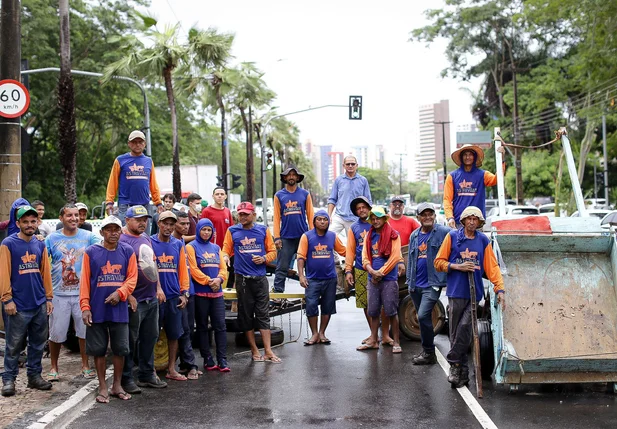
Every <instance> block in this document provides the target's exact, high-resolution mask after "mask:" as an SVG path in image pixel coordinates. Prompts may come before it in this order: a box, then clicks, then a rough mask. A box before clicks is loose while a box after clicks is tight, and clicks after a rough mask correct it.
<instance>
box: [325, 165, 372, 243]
mask: <svg viewBox="0 0 617 429" xmlns="http://www.w3.org/2000/svg"><path fill="white" fill-rule="evenodd" d="M343 168H344V169H345V174H341V175H340V176H339V177H337V178H336V179H335V180H334V184H333V185H332V192H331V193H330V198H328V215H330V219H331V222H330V231H334V233H336V234H337V235H338V234H339V233H340V232H341V231H345V232H347V231H348V230H349V228H350V227H351V224H352V223H354V222H355V221H356V220H357V219H358V217H357V216H355V215H354V214H353V213H352V212H351V208H350V205H351V201H352V200H353V199H355V198H357V197H360V196H363V197H366V199H368V201H369V203H370V204H372V200H371V190H370V189H369V185H368V180H366V178H365V177H364V176H362V175H361V174H359V173H358V172H357V170H358V161H357V160H356V157H355V156H353V155H348V156H346V157H345V158H344V159H343Z"/></svg>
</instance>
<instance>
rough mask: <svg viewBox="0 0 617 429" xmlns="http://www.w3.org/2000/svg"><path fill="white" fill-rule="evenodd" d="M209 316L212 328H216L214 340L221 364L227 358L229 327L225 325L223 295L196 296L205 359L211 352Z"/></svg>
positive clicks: (200, 338)
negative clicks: (213, 296)
mask: <svg viewBox="0 0 617 429" xmlns="http://www.w3.org/2000/svg"><path fill="white" fill-rule="evenodd" d="M208 317H210V323H211V324H212V329H214V341H215V342H216V360H217V362H218V363H219V364H220V363H221V360H222V359H227V327H226V326H225V301H224V300H223V297H222V296H220V297H218V298H206V297H204V296H196V297H195V318H196V320H197V335H199V351H200V353H201V357H203V358H204V363H205V361H207V360H208V357H209V356H212V355H211V353H210V337H209V335H208Z"/></svg>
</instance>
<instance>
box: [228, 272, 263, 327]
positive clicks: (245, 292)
mask: <svg viewBox="0 0 617 429" xmlns="http://www.w3.org/2000/svg"><path fill="white" fill-rule="evenodd" d="M268 289H269V285H268V280H267V279H266V276H256V277H245V276H242V275H240V274H236V292H237V294H238V325H239V326H240V329H242V331H244V332H246V331H250V330H252V329H270V313H269V311H268V302H269V300H270V294H269V293H268Z"/></svg>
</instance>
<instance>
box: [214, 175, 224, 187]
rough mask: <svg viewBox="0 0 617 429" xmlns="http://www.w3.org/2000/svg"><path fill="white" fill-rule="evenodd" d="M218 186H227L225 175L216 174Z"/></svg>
mask: <svg viewBox="0 0 617 429" xmlns="http://www.w3.org/2000/svg"><path fill="white" fill-rule="evenodd" d="M216 186H221V187H223V188H224V187H225V176H224V175H223V176H216Z"/></svg>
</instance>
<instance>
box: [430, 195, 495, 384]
mask: <svg viewBox="0 0 617 429" xmlns="http://www.w3.org/2000/svg"><path fill="white" fill-rule="evenodd" d="M461 223H462V224H463V227H462V228H460V229H455V230H452V231H450V232H449V234H447V235H446V236H445V238H444V240H443V243H442V245H441V248H440V249H439V252H437V257H436V258H435V268H436V269H437V271H440V272H445V273H448V275H447V280H446V284H447V288H446V295H447V296H448V318H449V319H448V320H449V324H450V351H449V352H448V354H447V356H446V358H447V359H448V362H449V363H450V375H449V376H448V382H449V383H451V384H452V386H454V387H462V386H464V385H465V384H467V383H468V382H469V367H468V365H467V351H468V350H469V346H470V344H471V340H472V330H471V328H472V325H471V298H470V296H471V293H470V289H469V287H470V286H469V284H470V282H469V276H468V273H473V277H474V283H475V286H476V299H477V301H480V300H481V299H482V297H483V296H484V287H483V284H482V276H483V275H484V274H485V273H486V276H487V277H488V279H489V280H490V281H491V283H493V285H494V286H493V291H494V292H495V294H496V295H497V302H498V303H500V304H501V306H502V309H505V307H506V300H505V297H504V288H503V278H502V277H501V271H500V270H499V265H498V264H497V259H496V258H495V254H494V253H493V248H492V247H491V243H490V240H489V238H488V237H487V236H486V235H485V234H482V233H478V232H476V230H477V229H479V228H482V226H483V225H484V216H483V215H482V212H481V211H480V209H479V208H477V207H473V206H471V207H467V208H466V209H465V210H464V211H463V212H462V213H461Z"/></svg>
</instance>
